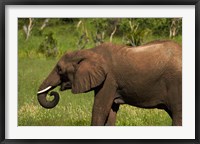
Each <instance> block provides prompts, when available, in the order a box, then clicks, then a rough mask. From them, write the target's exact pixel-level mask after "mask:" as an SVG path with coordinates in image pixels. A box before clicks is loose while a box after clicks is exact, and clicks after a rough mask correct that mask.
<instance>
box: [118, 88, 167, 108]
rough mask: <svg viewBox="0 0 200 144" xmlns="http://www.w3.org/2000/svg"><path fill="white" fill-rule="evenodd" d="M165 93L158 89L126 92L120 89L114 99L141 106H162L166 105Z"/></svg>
mask: <svg viewBox="0 0 200 144" xmlns="http://www.w3.org/2000/svg"><path fill="white" fill-rule="evenodd" d="M164 95H165V92H163V93H157V91H150V90H149V91H148V90H146V91H142V92H135V91H134V92H125V91H118V92H117V95H116V98H115V100H114V102H115V103H117V104H128V105H132V106H136V107H140V108H160V106H161V105H165V102H164Z"/></svg>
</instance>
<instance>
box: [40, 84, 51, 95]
mask: <svg viewBox="0 0 200 144" xmlns="http://www.w3.org/2000/svg"><path fill="white" fill-rule="evenodd" d="M51 87H52V86H48V87H47V88H45V89H43V90H41V91H39V92H37V94H41V93H44V92H46V91H48V90H49V89H50V88H51Z"/></svg>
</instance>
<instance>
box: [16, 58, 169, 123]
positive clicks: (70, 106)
mask: <svg viewBox="0 0 200 144" xmlns="http://www.w3.org/2000/svg"><path fill="white" fill-rule="evenodd" d="M56 62H57V59H46V58H38V59H36V58H34V59H30V58H19V61H18V125H19V126H88V125H90V121H91V111H92V105H93V92H90V93H85V94H79V95H78V94H77V95H74V94H72V93H71V91H70V90H68V91H64V92H59V93H60V96H61V97H60V102H59V104H58V105H57V106H56V107H55V108H53V109H50V110H47V109H44V108H42V107H41V106H40V105H39V103H38V101H37V90H38V87H39V85H40V84H41V82H42V81H43V80H44V78H45V77H46V76H47V75H48V73H49V72H50V71H51V69H52V68H53V67H54V65H55V64H56ZM56 91H59V90H58V88H57V89H56ZM116 125H117V126H136V125H137V126H138V125H142V126H145V125H148V126H165V125H171V119H170V118H169V116H168V115H167V113H166V112H165V111H162V110H157V109H151V110H149V109H140V108H136V107H132V106H128V105H122V106H120V110H119V112H118V116H117V123H116Z"/></svg>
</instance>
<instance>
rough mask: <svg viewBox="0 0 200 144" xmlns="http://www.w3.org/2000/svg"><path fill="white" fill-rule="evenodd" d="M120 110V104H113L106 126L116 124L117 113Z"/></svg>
mask: <svg viewBox="0 0 200 144" xmlns="http://www.w3.org/2000/svg"><path fill="white" fill-rule="evenodd" d="M118 110H119V104H116V103H114V102H113V104H112V107H111V109H110V113H109V115H108V117H107V120H106V123H105V125H106V126H114V125H115V122H116V116H117V111H118Z"/></svg>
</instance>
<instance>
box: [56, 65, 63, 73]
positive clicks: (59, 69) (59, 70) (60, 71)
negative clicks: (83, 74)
mask: <svg viewBox="0 0 200 144" xmlns="http://www.w3.org/2000/svg"><path fill="white" fill-rule="evenodd" d="M57 70H58V73H59V74H61V73H62V69H61V67H60V66H57Z"/></svg>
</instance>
